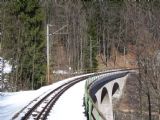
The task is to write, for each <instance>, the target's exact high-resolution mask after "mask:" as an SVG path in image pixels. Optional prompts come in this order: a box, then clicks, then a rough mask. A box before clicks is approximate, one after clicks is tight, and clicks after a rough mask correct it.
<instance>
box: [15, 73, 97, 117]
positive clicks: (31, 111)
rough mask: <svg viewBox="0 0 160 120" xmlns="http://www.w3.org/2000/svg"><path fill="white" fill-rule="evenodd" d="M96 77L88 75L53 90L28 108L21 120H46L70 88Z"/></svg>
mask: <svg viewBox="0 0 160 120" xmlns="http://www.w3.org/2000/svg"><path fill="white" fill-rule="evenodd" d="M95 75H97V74H94V75H88V76H84V77H81V78H77V79H75V80H72V81H69V82H67V83H64V84H62V85H61V86H59V87H57V88H56V89H54V90H52V91H51V92H49V93H48V94H46V95H45V96H44V97H43V98H41V99H40V100H39V101H38V100H36V99H35V100H34V101H36V103H35V104H34V105H33V106H32V107H31V108H27V107H26V108H27V109H28V110H27V112H26V113H24V115H23V116H22V115H21V120H28V119H31V120H46V119H47V116H48V114H49V113H50V110H51V109H52V107H53V105H54V104H55V102H56V101H57V100H58V98H59V97H60V96H61V95H62V94H63V93H64V92H65V91H66V90H67V89H69V88H70V87H72V86H73V85H75V84H76V83H78V82H81V81H83V80H85V79H87V78H89V77H92V76H95ZM21 112H23V111H21ZM19 114H20V113H18V115H16V116H14V118H13V119H14V120H16V119H17V118H18V117H19Z"/></svg>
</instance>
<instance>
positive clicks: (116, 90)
mask: <svg viewBox="0 0 160 120" xmlns="http://www.w3.org/2000/svg"><path fill="white" fill-rule="evenodd" d="M118 92H120V87H119V84H118V83H117V82H115V83H114V84H113V87H112V97H114V95H115V94H116V93H118Z"/></svg>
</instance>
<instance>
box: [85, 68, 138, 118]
mask: <svg viewBox="0 0 160 120" xmlns="http://www.w3.org/2000/svg"><path fill="white" fill-rule="evenodd" d="M137 69H138V68H133V69H132V68H125V69H113V70H109V71H107V72H101V73H104V74H99V75H97V76H96V77H92V78H89V79H87V80H86V84H85V99H84V100H85V101H84V102H85V109H86V112H87V118H88V120H107V119H106V117H105V116H104V115H103V113H102V112H101V111H100V110H99V109H98V106H97V105H96V104H95V103H94V101H93V100H92V98H91V96H90V94H89V88H90V87H91V85H93V84H94V82H95V81H97V80H99V79H101V78H103V77H105V76H107V75H108V73H111V74H112V73H114V72H120V71H130V72H131V71H132V70H134V71H135V70H137Z"/></svg>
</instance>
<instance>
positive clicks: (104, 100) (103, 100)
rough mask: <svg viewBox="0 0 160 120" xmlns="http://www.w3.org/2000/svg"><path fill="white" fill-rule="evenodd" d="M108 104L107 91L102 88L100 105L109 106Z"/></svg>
mask: <svg viewBox="0 0 160 120" xmlns="http://www.w3.org/2000/svg"><path fill="white" fill-rule="evenodd" d="M109 103H110V99H109V94H108V90H107V88H106V87H104V88H103V89H102V92H101V104H109Z"/></svg>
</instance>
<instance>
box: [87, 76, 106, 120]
mask: <svg viewBox="0 0 160 120" xmlns="http://www.w3.org/2000/svg"><path fill="white" fill-rule="evenodd" d="M104 76H106V75H105V74H103V75H98V76H96V77H93V78H89V79H87V80H86V84H85V109H86V112H87V117H88V120H106V119H105V117H104V116H103V114H102V113H101V112H100V111H99V110H98V108H97V106H96V105H95V104H94V102H93V100H92V98H91V97H90V95H89V91H88V86H90V84H91V83H92V82H94V81H96V80H97V79H100V78H102V77H104ZM93 112H94V113H93Z"/></svg>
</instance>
